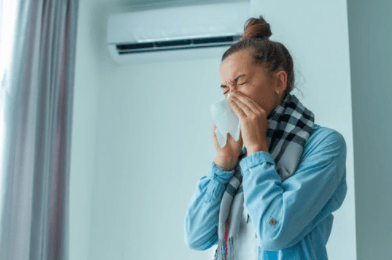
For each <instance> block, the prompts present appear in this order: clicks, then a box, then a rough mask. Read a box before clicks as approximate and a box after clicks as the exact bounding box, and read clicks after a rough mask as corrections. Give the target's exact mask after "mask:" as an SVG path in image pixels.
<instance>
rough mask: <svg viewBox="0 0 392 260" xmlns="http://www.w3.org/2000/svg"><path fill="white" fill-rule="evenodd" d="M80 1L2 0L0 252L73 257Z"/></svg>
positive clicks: (8, 257)
mask: <svg viewBox="0 0 392 260" xmlns="http://www.w3.org/2000/svg"><path fill="white" fill-rule="evenodd" d="M78 5H79V2H78V0H0V82H1V87H0V259H4V260H36V259H39V260H49V259H50V260H57V259H62V260H66V259H68V221H69V217H68V214H69V180H70V173H69V171H70V151H71V150H70V148H71V147H70V144H71V129H72V108H73V88H74V86H73V84H74V68H75V49H76V29H77V27H76V26H77V17H78V8H79V7H78Z"/></svg>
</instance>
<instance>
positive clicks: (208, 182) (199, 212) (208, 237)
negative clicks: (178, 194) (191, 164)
mask: <svg viewBox="0 0 392 260" xmlns="http://www.w3.org/2000/svg"><path fill="white" fill-rule="evenodd" d="M237 164H238V163H237ZM236 167H237V166H236ZM234 173H235V170H232V171H227V172H226V171H223V169H222V168H221V167H218V166H216V165H215V163H214V162H213V163H212V164H211V166H210V168H209V170H208V172H207V175H205V176H203V177H201V178H200V179H199V181H198V183H197V187H196V191H195V193H194V194H193V196H192V198H191V200H190V203H189V206H188V209H187V211H186V214H185V222H184V240H185V243H186V245H187V246H188V247H189V248H191V249H194V250H199V251H202V250H207V249H209V248H210V247H212V246H213V245H216V244H218V221H219V210H220V203H221V200H222V197H223V192H224V191H225V188H226V186H227V183H228V182H229V181H230V179H231V177H232V176H233V175H234Z"/></svg>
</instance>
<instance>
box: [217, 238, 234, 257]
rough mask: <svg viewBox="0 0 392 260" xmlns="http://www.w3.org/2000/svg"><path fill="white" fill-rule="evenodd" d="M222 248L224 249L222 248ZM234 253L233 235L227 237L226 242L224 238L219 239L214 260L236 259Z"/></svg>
mask: <svg viewBox="0 0 392 260" xmlns="http://www.w3.org/2000/svg"><path fill="white" fill-rule="evenodd" d="M222 248H224V249H223V250H222ZM220 253H221V254H220ZM235 255H236V251H235V247H234V237H229V238H228V239H227V244H226V243H225V240H223V239H220V240H219V243H218V247H217V248H216V250H215V255H214V260H236V259H235V258H234V257H235Z"/></svg>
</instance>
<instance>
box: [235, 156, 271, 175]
mask: <svg viewBox="0 0 392 260" xmlns="http://www.w3.org/2000/svg"><path fill="white" fill-rule="evenodd" d="M265 162H268V163H271V164H275V161H274V159H273V158H272V155H271V154H270V153H268V152H265V151H259V152H255V153H252V154H251V155H249V156H247V157H245V158H243V159H242V160H241V162H240V166H241V174H242V176H244V174H243V173H244V172H245V171H247V170H248V169H250V168H252V167H255V166H257V165H259V164H262V163H265Z"/></svg>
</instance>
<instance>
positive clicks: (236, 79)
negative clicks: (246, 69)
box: [221, 74, 245, 88]
mask: <svg viewBox="0 0 392 260" xmlns="http://www.w3.org/2000/svg"><path fill="white" fill-rule="evenodd" d="M242 76H245V75H244V74H241V75H239V76H238V77H236V78H235V79H234V81H235V82H237V81H238V79H239V78H240V77H242ZM226 87H227V86H226V85H221V88H226Z"/></svg>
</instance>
